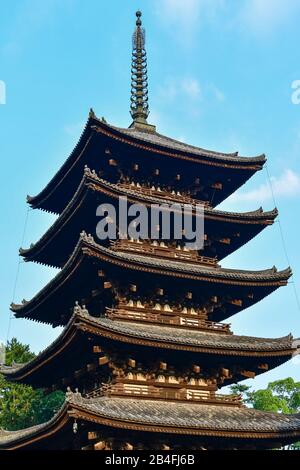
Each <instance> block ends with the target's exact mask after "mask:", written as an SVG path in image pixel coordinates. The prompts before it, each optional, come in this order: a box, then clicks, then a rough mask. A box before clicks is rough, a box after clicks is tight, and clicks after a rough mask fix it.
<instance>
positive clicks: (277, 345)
mask: <svg viewBox="0 0 300 470" xmlns="http://www.w3.org/2000/svg"><path fill="white" fill-rule="evenodd" d="M299 345H300V341H299V340H294V339H293V337H292V336H291V335H288V336H286V337H283V338H275V339H273V338H255V337H248V336H236V335H233V334H222V333H220V332H218V331H217V330H209V329H207V330H206V331H204V330H201V329H198V328H197V326H194V327H193V328H189V329H187V328H184V327H182V326H175V325H172V326H166V325H156V324H147V323H145V324H143V323H142V322H137V321H135V322H134V321H132V320H131V321H120V320H117V319H113V320H112V319H110V318H105V317H101V318H95V317H93V316H91V315H90V314H89V313H88V311H87V310H86V309H85V308H84V309H83V308H79V307H78V306H77V307H75V309H74V314H73V316H72V318H71V320H70V321H69V323H68V325H67V326H66V327H65V328H64V330H63V332H62V333H61V334H60V335H59V337H58V338H57V339H56V340H55V341H54V342H53V343H52V344H51V345H50V346H49V347H48V348H46V349H45V350H44V351H43V352H42V353H40V354H39V355H38V356H37V357H36V358H34V359H33V360H32V361H30V362H29V363H27V364H24V365H15V366H13V367H5V366H3V367H1V368H0V372H1V373H2V374H3V375H4V376H5V377H6V378H7V379H9V380H10V381H14V382H22V383H26V384H29V385H32V386H34V387H39V388H40V387H45V388H47V389H48V390H56V389H65V388H66V386H71V387H73V388H75V387H78V388H79V389H80V390H81V391H82V392H83V393H84V394H87V395H89V396H95V395H99V394H100V395H103V394H107V395H110V396H116V395H117V396H118V395H119V396H129V397H130V396H135V397H136V399H144V398H146V397H147V396H148V398H156V399H166V398H168V399H171V400H173V401H178V400H179V401H185V400H187V399H188V400H190V401H191V402H193V401H195V402H197V403H207V402H208V401H209V402H212V403H216V404H222V403H223V404H224V403H225V404H228V405H235V404H240V401H239V400H238V399H237V398H235V397H233V398H231V397H230V396H229V397H228V396H226V395H217V394H216V392H217V389H218V388H220V387H222V386H224V385H229V384H231V383H233V382H237V381H239V380H243V379H245V378H253V377H255V376H256V375H259V374H261V373H263V372H265V371H267V370H270V369H272V368H274V367H277V366H278V365H280V364H282V363H284V362H286V361H288V360H289V359H291V358H292V357H293V356H295V355H297V354H298V353H299ZM105 384H107V385H105Z"/></svg>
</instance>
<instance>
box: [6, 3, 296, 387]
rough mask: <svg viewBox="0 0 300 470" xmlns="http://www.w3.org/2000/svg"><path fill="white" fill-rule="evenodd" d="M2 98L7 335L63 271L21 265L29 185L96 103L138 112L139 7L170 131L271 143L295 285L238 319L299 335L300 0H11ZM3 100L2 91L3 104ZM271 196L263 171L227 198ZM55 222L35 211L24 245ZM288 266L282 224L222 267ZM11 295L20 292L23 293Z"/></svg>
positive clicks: (160, 117) (159, 114) (40, 329)
mask: <svg viewBox="0 0 300 470" xmlns="http://www.w3.org/2000/svg"><path fill="white" fill-rule="evenodd" d="M1 3H2V4H1V15H0V80H2V81H3V82H5V84H6V104H5V105H0V155H1V166H2V181H1V186H0V191H1V215H2V224H1V229H2V230H1V267H0V269H1V296H0V306H1V315H0V338H1V339H5V338H6V335H7V329H8V323H9V321H8V319H9V308H8V306H9V304H10V302H11V301H12V300H15V301H16V302H19V301H20V300H22V299H23V298H26V299H30V298H31V297H32V296H33V295H34V294H35V293H36V292H37V291H38V290H39V289H40V288H41V287H42V286H43V285H45V284H46V283H47V282H48V280H49V279H51V278H52V277H53V275H54V274H55V270H52V269H48V268H46V267H43V266H39V265H35V264H24V263H21V264H20V266H19V268H20V269H19V275H18V279H17V284H16V289H15V295H14V294H13V293H14V283H15V278H16V273H17V268H18V248H19V246H20V245H21V242H22V237H23V229H24V222H25V218H26V212H27V208H26V202H25V198H26V194H31V195H35V194H36V193H38V192H39V191H40V190H41V189H42V188H43V187H44V185H45V184H46V183H47V182H48V181H49V179H50V178H51V177H52V175H53V174H54V172H56V171H57V169H58V168H59V167H60V166H61V164H62V163H63V162H64V160H65V159H66V158H67V156H68V155H69V153H70V152H71V150H72V148H73V146H74V145H75V143H76V141H77V140H78V138H79V135H80V132H81V130H82V127H83V125H84V123H85V121H86V119H87V114H88V110H89V108H90V107H91V106H92V107H93V108H94V109H95V112H96V113H97V115H99V116H100V117H101V116H105V118H106V119H107V121H108V122H110V123H112V124H116V125H119V126H124V127H127V126H128V125H129V124H130V122H131V119H130V115H129V95H130V58H131V35H132V32H133V28H134V13H135V10H136V9H138V8H140V9H141V10H142V12H143V18H142V19H143V24H144V26H145V28H146V32H147V53H148V64H149V88H150V110H151V114H150V116H149V121H150V122H151V123H153V124H156V126H157V129H158V131H159V132H161V133H163V134H167V135H169V136H171V137H174V138H177V139H180V140H184V141H187V142H189V143H191V144H194V145H199V146H202V147H206V148H211V149H215V150H220V151H236V150H238V151H239V152H240V154H244V155H256V154H260V153H266V155H267V157H268V171H269V174H270V175H271V179H272V184H273V188H274V193H275V199H276V205H277V206H278V208H279V210H280V221H281V226H282V230H283V233H284V238H285V243H286V247H287V252H288V258H289V259H290V264H291V266H292V268H293V270H294V273H295V275H294V278H293V282H294V285H293V284H292V283H289V285H288V286H287V287H285V288H282V289H280V290H278V291H276V292H275V293H274V294H273V295H272V296H270V297H268V298H266V299H264V300H263V301H262V302H261V303H260V304H259V305H255V306H254V307H252V308H250V309H248V310H245V311H242V312H241V313H239V314H238V315H236V316H235V317H234V318H233V319H231V320H232V326H233V328H234V331H235V332H236V333H238V334H246V335H255V336H270V337H278V336H284V335H286V334H288V333H289V332H292V333H293V335H294V336H295V337H300V311H299V306H298V305H297V302H296V298H295V292H294V286H295V288H296V289H295V290H296V291H297V290H298V287H299V282H300V278H299V276H300V274H299V266H300V251H299V219H298V218H299V203H300V165H299V154H300V105H298V106H297V105H295V104H293V103H292V99H291V97H292V92H293V90H292V82H293V81H294V80H300V66H299V64H300V48H299V44H300V30H299V19H300V0H285V1H284V2H283V1H282V0H263V1H261V0H239V1H237V0H227V1H226V0H185V1H184V2H183V1H182V0H139V1H135V0H131V1H128V0H127V1H124V0H122V1H121V0H111V1H110V2H104V1H99V0H98V1H96V0H87V1H83V0H43V1H42V2H41V1H40V0H18V1H16V0H11V1H10V2H9V3H8V2H1ZM0 102H1V100H0ZM261 205H262V206H263V207H264V209H271V208H273V206H274V203H273V200H272V197H271V193H270V189H269V186H268V180H267V173H266V171H265V170H264V171H262V172H260V173H259V174H257V175H256V176H254V177H253V178H252V180H251V181H250V182H249V183H248V184H247V185H245V186H244V187H242V188H241V189H240V190H239V191H238V192H237V193H236V194H235V195H234V196H233V197H231V198H230V199H229V200H227V201H226V202H225V203H223V204H222V206H221V207H222V208H224V209H225V208H226V209H229V210H238V211H246V210H252V209H256V208H258V207H259V206H261ZM53 220H54V218H53V217H52V216H49V215H48V214H46V213H43V212H40V211H29V213H28V223H27V228H26V231H25V236H24V241H23V246H24V247H27V246H28V245H29V244H30V243H31V242H35V241H36V240H37V239H38V238H39V237H40V236H41V235H42V234H43V232H44V231H45V230H46V229H47V227H48V226H49V225H50V224H51V223H52V222H53ZM274 264H275V265H276V266H277V267H278V268H280V269H281V268H284V267H286V266H287V265H288V264H289V263H288V260H287V259H286V255H285V252H284V248H283V244H282V240H281V235H280V227H279V223H278V222H276V223H275V225H274V226H273V227H271V228H267V229H266V230H265V231H264V232H263V233H262V234H260V235H259V236H258V237H257V238H256V239H255V240H253V241H251V242H250V243H249V244H247V245H246V246H244V247H243V248H241V249H240V250H239V251H238V252H237V253H235V254H233V255H232V256H230V257H228V258H227V259H226V260H225V261H224V262H223V265H224V266H230V267H235V268H241V269H243V268H244V269H263V268H267V267H271V266H273V265H274ZM13 295H14V299H13ZM58 333H59V330H58V329H52V328H51V327H48V326H44V325H40V324H37V323H34V322H29V321H25V320H15V319H13V320H12V321H11V327H10V337H11V336H17V337H18V338H19V339H20V340H22V341H24V342H26V343H30V345H31V347H32V349H33V350H34V351H36V352H38V351H40V350H42V349H43V348H44V347H46V346H47V345H48V344H49V343H50V342H51V341H52V340H53V339H54V338H55V337H56V336H57V334H58ZM286 376H292V377H294V378H295V379H297V380H300V359H299V360H293V361H290V362H289V363H287V364H285V365H284V366H281V367H280V368H277V369H275V370H273V371H271V372H268V373H266V374H264V375H263V376H261V377H258V378H257V379H255V381H248V383H250V385H253V386H255V387H262V386H264V385H265V384H266V383H268V382H269V381H271V380H275V379H277V378H282V377H286Z"/></svg>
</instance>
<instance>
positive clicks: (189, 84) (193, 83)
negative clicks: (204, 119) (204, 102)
mask: <svg viewBox="0 0 300 470" xmlns="http://www.w3.org/2000/svg"><path fill="white" fill-rule="evenodd" d="M159 94H160V97H161V98H162V99H165V100H167V101H173V100H174V99H175V98H177V97H178V96H180V95H181V96H185V97H187V98H190V99H192V100H195V99H201V86H200V83H199V81H198V80H197V79H196V78H194V77H184V78H181V79H168V80H166V81H165V84H164V85H163V86H161V87H160V90H159Z"/></svg>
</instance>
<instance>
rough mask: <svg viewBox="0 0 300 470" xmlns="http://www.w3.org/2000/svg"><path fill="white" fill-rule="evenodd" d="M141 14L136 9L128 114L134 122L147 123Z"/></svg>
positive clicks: (146, 94)
mask: <svg viewBox="0 0 300 470" xmlns="http://www.w3.org/2000/svg"><path fill="white" fill-rule="evenodd" d="M141 16H142V13H141V12H140V11H137V12H136V17H137V20H136V28H135V30H134V33H133V36H132V65H131V106H130V114H131V116H132V118H133V123H134V124H135V123H137V124H142V125H147V117H148V114H149V105H148V76H147V54H146V50H145V30H144V28H142V20H141Z"/></svg>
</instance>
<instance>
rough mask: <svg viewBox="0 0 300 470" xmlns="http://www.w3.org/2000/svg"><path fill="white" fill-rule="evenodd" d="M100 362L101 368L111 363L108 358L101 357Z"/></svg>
mask: <svg viewBox="0 0 300 470" xmlns="http://www.w3.org/2000/svg"><path fill="white" fill-rule="evenodd" d="M98 362H99V366H104V365H105V364H107V363H108V362H109V358H108V357H107V356H102V357H99V360H98Z"/></svg>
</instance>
